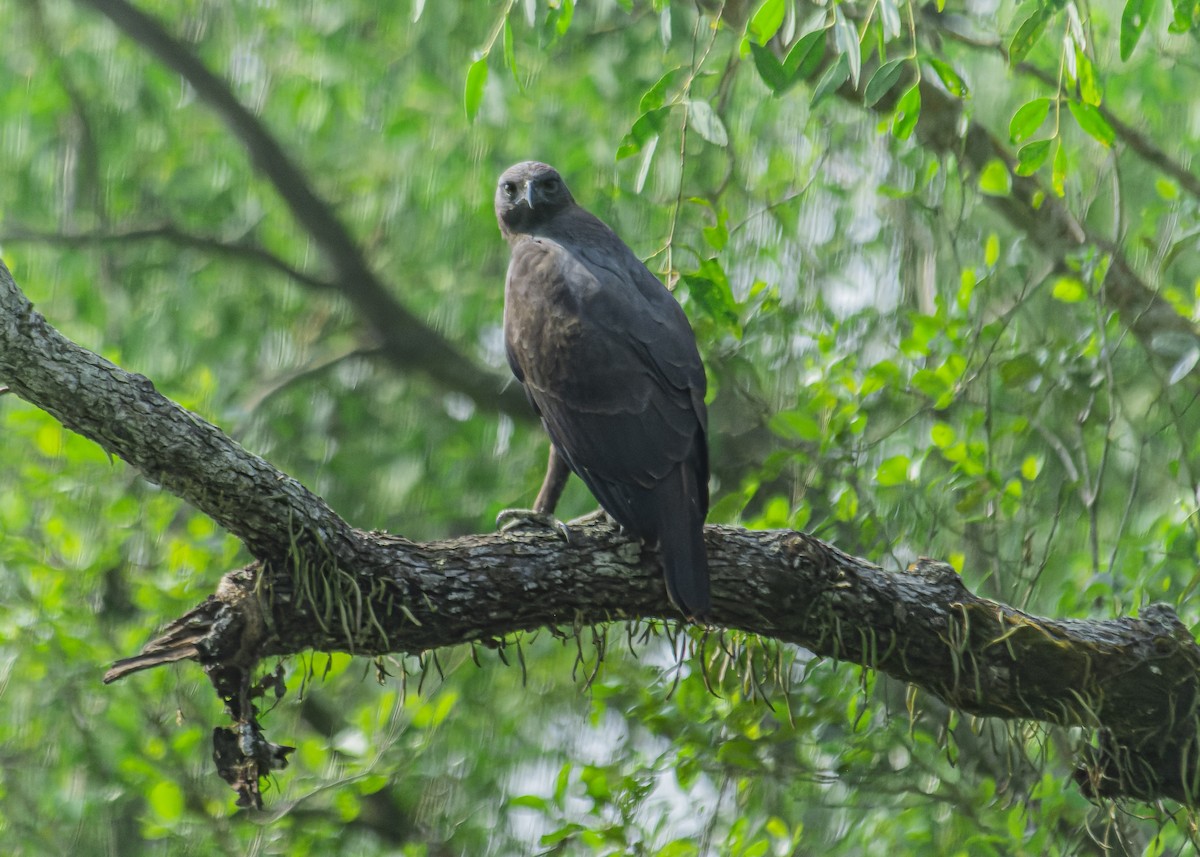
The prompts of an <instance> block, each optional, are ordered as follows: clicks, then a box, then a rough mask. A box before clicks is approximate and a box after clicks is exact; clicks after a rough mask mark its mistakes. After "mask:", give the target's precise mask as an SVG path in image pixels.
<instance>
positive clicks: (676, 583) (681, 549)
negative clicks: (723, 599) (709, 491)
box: [655, 464, 712, 622]
mask: <svg viewBox="0 0 1200 857" xmlns="http://www.w3.org/2000/svg"><path fill="white" fill-rule="evenodd" d="M656 487H657V488H658V489H659V490H658V491H656V493H657V494H658V496H657V497H656V498H655V499H656V500H657V503H656V504H655V505H656V506H657V507H658V508H657V512H658V542H659V548H660V551H661V554H662V563H663V576H664V577H665V579H666V583H667V595H668V596H670V598H671V601H672V603H674V604H675V606H676V607H678V608H679V609H680V611H681V612H682V613H683V614H684V615H685V616H687V617H689V618H690V619H693V620H695V621H698V622H699V621H703V620H704V619H705V618H706V617H707V616H708V613H709V611H710V610H711V609H712V599H711V594H710V587H709V579H708V555H707V553H706V552H705V549H704V516H705V509H704V508H703V507H702V505H701V498H700V490H699V486H697V485H696V473H695V471H694V470H693V469H692V468H691V467H688V466H687V464H683V465H681V466H680V467H679V469H678V470H676V471H675V473H673V474H671V476H669V477H668V478H667V479H666V480H664V481H663V482H661V483H660V484H659V485H658V486H656ZM705 487H706V488H707V486H705Z"/></svg>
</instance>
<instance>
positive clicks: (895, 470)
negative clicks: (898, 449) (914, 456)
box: [875, 455, 912, 488]
mask: <svg viewBox="0 0 1200 857" xmlns="http://www.w3.org/2000/svg"><path fill="white" fill-rule="evenodd" d="M911 463H912V462H911V461H910V460H909V457H908V456H907V455H893V456H892V457H891V458H889V459H887V460H886V461H884V462H883V463H882V464H880V465H879V470H878V471H877V472H876V473H875V481H876V482H877V483H878V484H879V485H881V486H883V487H884V488H889V487H892V486H895V485H903V484H904V483H906V482H907V481H908V467H909V464H911Z"/></svg>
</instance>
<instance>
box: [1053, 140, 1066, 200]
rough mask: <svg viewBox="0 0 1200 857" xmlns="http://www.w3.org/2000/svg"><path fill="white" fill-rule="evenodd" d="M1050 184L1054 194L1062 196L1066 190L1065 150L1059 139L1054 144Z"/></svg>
mask: <svg viewBox="0 0 1200 857" xmlns="http://www.w3.org/2000/svg"><path fill="white" fill-rule="evenodd" d="M1050 184H1051V186H1052V187H1053V188H1054V193H1055V195H1057V196H1059V197H1062V196H1064V195H1065V194H1066V192H1067V150H1066V149H1065V148H1064V147H1063V144H1062V141H1061V140H1059V141H1058V142H1057V143H1056V144H1055V146H1054V167H1053V168H1052V170H1051V172H1050Z"/></svg>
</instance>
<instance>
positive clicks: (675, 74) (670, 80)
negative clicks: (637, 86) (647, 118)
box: [638, 66, 683, 113]
mask: <svg viewBox="0 0 1200 857" xmlns="http://www.w3.org/2000/svg"><path fill="white" fill-rule="evenodd" d="M682 73H683V68H682V67H681V66H676V67H675V68H673V69H671V70H670V71H668V72H667V73H666V74H664V75H663V76H662V77H660V78H659V79H658V80H657V81H655V83H654V86H652V87H650V88H649V89H647V90H646V92H645V93H644V94H643V95H642V100H641V101H639V102H638V110H639V111H641V112H642V113H649V112H650V111H651V110H657V109H658V108H660V107H662V106H663V105H664V104H666V103H667V90H668V89H670V88H671V86H672V85H673V84H674V83H675V81H676V80H678V79H679V77H680V76H681V75H682Z"/></svg>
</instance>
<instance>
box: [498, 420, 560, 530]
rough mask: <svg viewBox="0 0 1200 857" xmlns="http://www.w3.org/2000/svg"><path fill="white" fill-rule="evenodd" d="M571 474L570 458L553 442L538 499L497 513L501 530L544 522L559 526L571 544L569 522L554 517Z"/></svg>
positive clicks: (548, 525)
mask: <svg viewBox="0 0 1200 857" xmlns="http://www.w3.org/2000/svg"><path fill="white" fill-rule="evenodd" d="M570 475H571V468H570V467H568V466H567V461H566V459H565V458H563V457H562V456H561V455H559V454H558V450H557V449H555V448H554V444H553V443H552V444H550V460H549V461H548V462H547V463H546V478H545V479H543V480H542V487H541V490H539V491H538V495H537V499H536V500H534V501H533V508H532V509H504V510H502V511H501V512H500V514H499V515H497V516H496V526H498V527H499V528H500V530H501V532H507V531H508V530H512V529H516V528H517V527H521V526H523V525H526V524H540V525H541V526H543V527H549V528H551V529H553V530H556V531H557V532H558V533H559V535H561V536H562V537H563V541H565V542H567V543H568V544H570V542H571V531H570V530H568V529H567V525H566V524H564V523H563V522H562V521H560V520H558V518H556V517H554V507H555V506H557V505H558V498H559V497H561V496H562V492H563V489H564V488H565V487H566V486H567V477H569V476H570Z"/></svg>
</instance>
